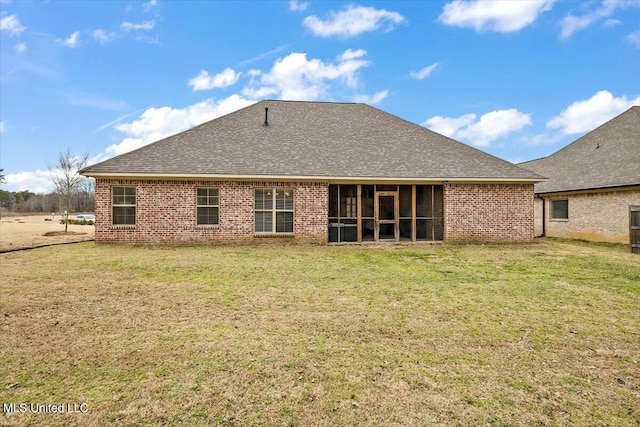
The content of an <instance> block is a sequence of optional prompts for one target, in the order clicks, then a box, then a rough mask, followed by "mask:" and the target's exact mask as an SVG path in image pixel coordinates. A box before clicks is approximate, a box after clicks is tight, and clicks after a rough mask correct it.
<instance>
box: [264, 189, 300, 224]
mask: <svg viewBox="0 0 640 427" xmlns="http://www.w3.org/2000/svg"><path fill="white" fill-rule="evenodd" d="M255 231H256V233H274V232H275V233H293V190H291V189H288V188H256V190H255Z"/></svg>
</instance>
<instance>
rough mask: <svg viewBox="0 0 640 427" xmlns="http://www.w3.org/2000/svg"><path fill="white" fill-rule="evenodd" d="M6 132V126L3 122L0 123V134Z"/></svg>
mask: <svg viewBox="0 0 640 427" xmlns="http://www.w3.org/2000/svg"><path fill="white" fill-rule="evenodd" d="M6 131H7V125H5V124H4V122H0V133H4V132H6Z"/></svg>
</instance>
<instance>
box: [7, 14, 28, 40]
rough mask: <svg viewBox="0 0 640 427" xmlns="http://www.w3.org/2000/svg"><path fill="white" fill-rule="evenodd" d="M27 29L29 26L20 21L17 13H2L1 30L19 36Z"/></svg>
mask: <svg viewBox="0 0 640 427" xmlns="http://www.w3.org/2000/svg"><path fill="white" fill-rule="evenodd" d="M26 29H27V27H25V26H24V25H22V24H21V23H20V20H19V19H18V17H17V16H16V15H15V14H14V15H7V13H6V12H2V14H0V31H6V32H8V33H9V35H11V36H17V35H18V34H21V33H22V32H23V31H24V30H26Z"/></svg>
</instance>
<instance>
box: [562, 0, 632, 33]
mask: <svg viewBox="0 0 640 427" xmlns="http://www.w3.org/2000/svg"><path fill="white" fill-rule="evenodd" d="M633 6H636V7H637V6H640V1H638V0H632V1H616V0H604V1H603V2H602V4H601V5H600V6H599V7H598V8H596V9H594V10H592V11H590V12H588V13H585V14H584V15H580V16H576V15H568V16H565V17H564V19H563V20H562V22H561V23H560V27H561V31H560V38H561V39H566V38H569V37H570V36H571V35H572V34H573V33H575V32H576V31H580V30H584V29H585V28H587V27H589V26H591V24H593V23H594V22H596V21H599V20H600V19H604V18H607V17H609V16H611V15H613V13H614V12H615V11H616V10H617V9H623V8H627V7H633ZM612 21H613V22H614V25H615V22H616V21H617V20H615V19H613V20H612V19H610V20H608V21H606V22H605V24H607V22H609V25H611V22H612ZM617 22H618V23H619V22H620V21H617Z"/></svg>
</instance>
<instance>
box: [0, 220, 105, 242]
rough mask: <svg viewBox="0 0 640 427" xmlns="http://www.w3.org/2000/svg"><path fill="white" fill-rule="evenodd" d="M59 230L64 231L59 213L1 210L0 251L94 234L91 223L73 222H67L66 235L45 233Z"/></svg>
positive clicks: (65, 240) (72, 239) (67, 240)
mask: <svg viewBox="0 0 640 427" xmlns="http://www.w3.org/2000/svg"><path fill="white" fill-rule="evenodd" d="M61 231H64V224H60V215H55V216H52V215H42V214H39V215H38V214H29V213H27V214H19V213H16V212H11V213H7V212H3V213H2V216H0V251H3V250H12V249H17V248H28V247H34V246H42V245H47V244H52V243H62V242H77V241H83V240H92V239H93V238H94V236H95V228H94V226H93V225H73V224H69V227H68V231H69V232H70V233H68V234H67V235H57V236H51V235H46V234H47V233H49V234H51V233H54V232H61Z"/></svg>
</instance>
